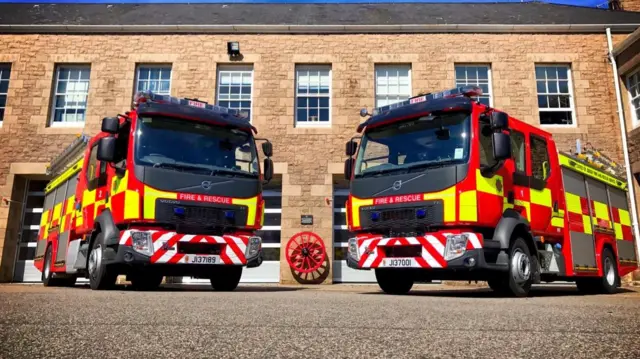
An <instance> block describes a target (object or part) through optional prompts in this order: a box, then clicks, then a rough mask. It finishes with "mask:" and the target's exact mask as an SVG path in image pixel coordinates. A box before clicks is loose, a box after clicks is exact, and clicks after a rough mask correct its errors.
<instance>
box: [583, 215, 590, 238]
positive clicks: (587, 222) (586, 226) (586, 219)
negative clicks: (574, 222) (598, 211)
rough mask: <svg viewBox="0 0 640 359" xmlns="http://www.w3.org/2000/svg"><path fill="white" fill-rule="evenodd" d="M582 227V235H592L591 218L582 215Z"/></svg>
mask: <svg viewBox="0 0 640 359" xmlns="http://www.w3.org/2000/svg"><path fill="white" fill-rule="evenodd" d="M582 225H583V226H584V233H586V234H592V233H593V229H592V225H591V217H589V215H588V214H583V215H582Z"/></svg>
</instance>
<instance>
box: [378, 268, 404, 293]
mask: <svg viewBox="0 0 640 359" xmlns="http://www.w3.org/2000/svg"><path fill="white" fill-rule="evenodd" d="M375 272H376V281H377V282H378V286H379V287H380V289H382V291H383V292H385V293H388V294H407V293H409V291H410V290H411V287H413V278H412V277H411V276H410V275H408V273H405V272H401V271H397V270H393V269H391V270H389V269H376V270H375Z"/></svg>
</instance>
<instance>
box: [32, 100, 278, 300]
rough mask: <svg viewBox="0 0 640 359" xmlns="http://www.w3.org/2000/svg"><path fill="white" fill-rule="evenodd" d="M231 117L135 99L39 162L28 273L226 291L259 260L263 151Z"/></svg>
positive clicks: (242, 119)
mask: <svg viewBox="0 0 640 359" xmlns="http://www.w3.org/2000/svg"><path fill="white" fill-rule="evenodd" d="M254 133H257V131H256V129H255V128H254V127H253V126H252V125H251V124H250V122H249V121H248V119H247V118H246V116H244V114H243V113H241V112H239V111H237V110H231V109H228V108H224V107H220V106H214V105H210V104H207V103H206V102H202V101H198V100H196V99H178V98H175V97H171V96H163V95H158V94H153V93H151V92H141V93H138V94H137V95H136V97H135V99H134V106H133V109H132V111H130V112H126V114H124V115H118V116H117V117H106V118H104V119H103V120H102V130H101V132H100V133H98V134H97V135H96V136H94V137H93V138H89V137H87V136H81V137H79V138H78V139H77V140H76V141H75V142H74V143H72V144H71V145H70V146H69V147H68V148H67V149H66V150H65V151H63V153H62V154H60V156H58V157H57V158H56V159H54V160H53V161H52V162H51V165H50V167H49V172H50V174H51V175H52V177H53V179H52V180H51V182H50V183H49V184H48V186H47V187H46V189H45V192H46V197H45V204H44V211H43V215H42V220H41V224H40V232H39V237H38V242H37V247H36V260H35V266H36V267H37V268H38V269H39V270H40V271H41V272H42V281H43V283H44V285H45V286H51V285H73V284H75V282H76V279H77V277H78V276H86V277H88V278H89V283H90V285H91V288H92V289H104V288H108V287H110V286H112V285H113V284H114V283H115V281H116V277H117V276H118V275H126V276H127V278H128V279H129V280H130V281H131V284H132V286H133V287H135V288H139V289H152V288H155V287H157V286H159V285H160V284H161V282H162V279H163V277H164V276H193V277H200V278H209V279H210V280H211V285H212V286H213V288H214V289H215V290H233V289H235V288H236V286H237V285H238V282H239V281H240V277H241V275H242V269H243V267H257V266H259V265H260V264H261V263H262V258H263V257H262V240H261V238H260V237H257V236H255V235H254V231H256V230H258V229H260V228H261V226H262V222H263V216H264V201H263V199H262V185H263V184H264V183H266V182H268V181H269V180H270V179H271V177H272V175H273V162H272V160H271V159H270V156H271V155H272V146H271V143H270V142H269V141H268V140H264V141H265V142H263V143H262V150H263V152H264V154H265V156H266V158H265V159H264V175H262V174H261V173H260V165H259V162H258V161H259V160H258V153H257V150H256V140H260V139H257V138H255V137H254Z"/></svg>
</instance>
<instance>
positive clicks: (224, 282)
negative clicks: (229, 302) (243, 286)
mask: <svg viewBox="0 0 640 359" xmlns="http://www.w3.org/2000/svg"><path fill="white" fill-rule="evenodd" d="M240 277H242V267H241V266H220V267H219V268H216V270H215V271H214V273H213V276H212V277H211V279H210V280H211V287H213V289H214V290H216V291H219V292H230V291H232V290H235V289H236V288H237V287H238V283H240Z"/></svg>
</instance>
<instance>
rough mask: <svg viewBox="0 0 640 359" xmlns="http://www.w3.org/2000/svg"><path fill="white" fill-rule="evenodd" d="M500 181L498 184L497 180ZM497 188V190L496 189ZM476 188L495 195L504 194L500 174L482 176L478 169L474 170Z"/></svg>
mask: <svg viewBox="0 0 640 359" xmlns="http://www.w3.org/2000/svg"><path fill="white" fill-rule="evenodd" d="M498 181H500V185H498V184H497V182H498ZM498 188H499V190H498ZM476 189H477V190H478V191H479V192H484V193H489V194H493V195H496V196H500V197H502V196H504V181H503V178H502V176H498V175H495V176H493V177H491V178H487V177H484V176H483V175H482V173H481V172H480V170H479V169H478V170H476Z"/></svg>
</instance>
